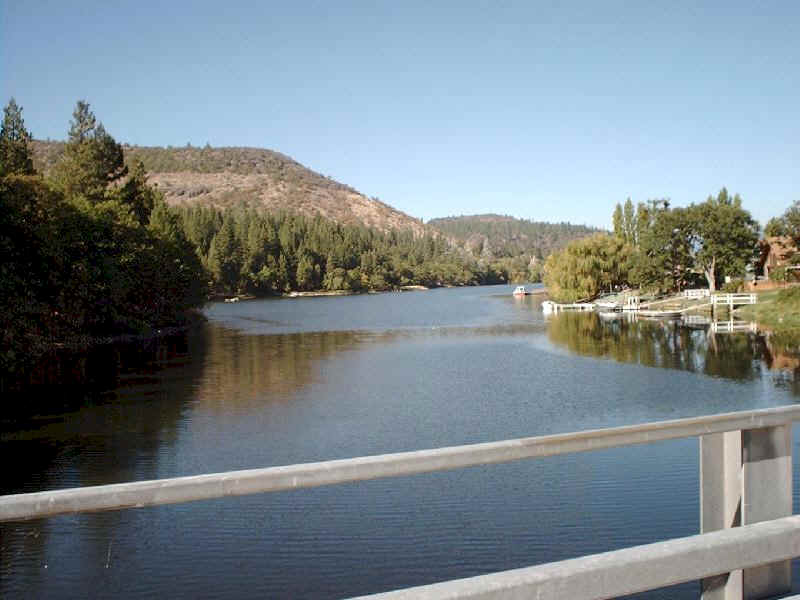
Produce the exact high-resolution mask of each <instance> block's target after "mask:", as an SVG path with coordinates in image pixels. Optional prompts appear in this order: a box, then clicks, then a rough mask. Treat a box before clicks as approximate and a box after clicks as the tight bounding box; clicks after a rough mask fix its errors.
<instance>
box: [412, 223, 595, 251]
mask: <svg viewBox="0 0 800 600" xmlns="http://www.w3.org/2000/svg"><path fill="white" fill-rule="evenodd" d="M428 225H430V226H432V227H435V228H436V229H438V230H440V231H442V232H443V233H445V234H447V235H450V236H452V237H454V238H455V239H457V240H458V241H459V243H460V244H461V245H463V247H464V248H466V249H467V250H468V251H470V252H471V253H472V254H473V255H474V256H476V257H484V258H487V259H491V258H513V257H518V256H523V255H527V256H528V257H529V258H535V259H543V258H547V256H548V255H549V254H550V253H551V252H552V251H553V250H558V249H560V248H563V247H564V246H566V245H567V244H568V243H569V242H570V241H572V240H574V239H578V238H581V237H585V236H587V235H591V234H593V233H596V232H598V231H599V230H598V229H595V228H592V227H586V226H585V225H573V224H571V223H541V222H537V221H528V220H526V219H516V218H514V217H510V216H507V215H494V214H486V215H472V216H460V217H446V218H442V219H431V220H430V221H428Z"/></svg>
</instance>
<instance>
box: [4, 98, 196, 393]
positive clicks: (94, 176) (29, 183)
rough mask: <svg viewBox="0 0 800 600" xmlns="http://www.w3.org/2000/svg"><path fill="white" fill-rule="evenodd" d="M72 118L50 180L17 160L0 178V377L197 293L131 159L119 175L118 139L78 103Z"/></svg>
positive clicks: (157, 314) (188, 247) (189, 248)
mask: <svg viewBox="0 0 800 600" xmlns="http://www.w3.org/2000/svg"><path fill="white" fill-rule="evenodd" d="M73 117H74V119H73V122H72V128H71V130H70V141H69V142H68V143H67V144H66V149H65V152H64V154H63V156H62V161H63V163H59V165H57V167H56V168H55V169H54V178H53V179H45V178H43V177H41V176H39V175H31V174H28V173H27V168H26V166H25V163H24V161H23V162H17V163H15V164H18V165H21V166H18V167H16V170H17V172H11V173H5V175H4V177H2V178H0V330H1V331H2V339H1V342H2V346H1V347H0V387H2V386H3V385H4V383H3V382H4V377H3V374H8V373H16V374H17V375H19V374H20V373H22V372H24V371H25V370H26V369H27V368H29V367H31V365H32V364H33V363H34V362H35V361H36V359H37V357H39V356H41V355H42V354H43V353H45V352H46V351H48V349H51V348H53V347H55V346H63V345H65V344H66V345H72V346H82V345H86V344H88V343H90V342H91V341H92V340H95V341H96V340H97V339H98V338H101V339H102V338H107V337H110V336H115V335H121V334H146V333H149V332H152V331H153V330H154V329H155V328H158V327H164V326H166V325H172V324H175V323H176V322H178V321H180V320H181V319H182V318H183V316H184V314H185V311H186V310H187V309H189V308H192V307H196V306H199V305H200V304H201V303H202V302H203V301H204V299H205V296H206V288H205V285H206V284H205V282H206V279H207V277H206V276H205V274H204V270H203V267H202V265H201V263H200V261H199V259H198V258H197V255H196V253H195V252H194V247H193V245H192V244H190V243H189V241H188V240H187V239H186V237H185V235H184V233H183V229H182V227H181V226H180V221H179V219H178V217H177V216H176V215H175V214H174V213H172V212H171V210H170V209H168V208H167V207H166V206H165V205H164V204H163V203H161V202H159V199H158V193H157V192H156V191H155V190H154V189H152V188H150V187H149V186H147V183H146V176H145V174H144V172H143V171H142V170H141V169H139V168H137V169H136V170H135V171H134V174H133V175H132V176H131V178H130V179H128V180H127V181H124V180H123V177H124V175H125V173H126V169H125V167H124V164H123V163H122V161H121V156H122V155H121V149H120V147H119V145H118V144H117V143H116V142H115V141H114V139H113V138H112V137H111V136H110V135H109V134H108V133H106V132H105V130H104V129H103V128H102V125H98V124H96V120H95V118H94V115H93V114H92V113H91V111H90V110H89V106H88V104H87V103H85V102H79V103H78V106H77V107H76V111H75V113H74V115H73ZM0 145H2V144H0ZM116 183H119V184H118V185H115V184H116Z"/></svg>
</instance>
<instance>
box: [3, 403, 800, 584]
mask: <svg viewBox="0 0 800 600" xmlns="http://www.w3.org/2000/svg"><path fill="white" fill-rule="evenodd" d="M796 420H800V406H789V407H779V408H772V409H765V410H755V411H744V412H737V413H726V414H720V415H711V416H704V417H693V418H688V419H679V420H673V421H662V422H656V423H645V424H640V425H629V426H625V427H615V428H609V429H596V430H590V431H581V432H574V433H565V434H556V435H547V436H539V437H529V438H519V439H513V440H505V441H500V442H488V443H482V444H472V445H465V446H451V447H447V448H438V449H432V450H419V451H414V452H401V453H396V454H384V455H376V456H365V457H359V458H351V459H343V460H333V461H325V462H316V463H304V464H297V465H289V466H280V467H268V468H264V469H250V470H243V471H231V472H226V473H214V474H207V475H194V476H187V477H175V478H169V479H159V480H152V481H139V482H131V483H119V484H110V485H101V486H93V487H84V488H74V489H67V490H55V491H45V492H35V493H28V494H13V495H7V496H0V521H18V520H26V519H35V518H42V517H49V516H54V515H59V514H66V513H83V512H92V511H101V510H116V509H123V508H140V507H145V506H156V505H161V504H174V503H181V502H189V501H194V500H208V499H214V498H222V497H226V496H239V495H245V494H255V493H263V492H274V491H282V490H290V489H298V488H309V487H318V486H322V485H331V484H336V483H345V482H354V481H363V480H369V479H377V478H383V477H398V476H404V475H413V474H418V473H429V472H434V471H443V470H451V469H459V468H464V467H471V466H478V465H488V464H496V463H505V462H511V461H516V460H522V459H528V458H538V457H544V456H553V455H558V454H567V453H573V452H585V451H590V450H599V449H603V448H613V447H620V446H628V445H634V444H644V443H651V442H657V441H661V440H669V439H677V438H686V437H699V438H700V487H701V490H700V491H701V494H700V496H701V531H702V534H701V535H697V536H692V537H690V538H683V539H679V540H668V541H664V542H659V543H657V544H650V545H648V546H640V547H636V548H627V549H624V550H617V551H614V552H609V553H605V554H600V555H593V556H588V557H583V558H578V559H572V560H568V561H561V562H557V563H551V564H548V565H538V566H535V567H529V568H527V569H517V570H513V571H504V572H501V573H495V574H491V575H484V576H480V577H477V578H470V579H463V580H455V581H451V582H443V583H440V584H435V585H433V586H425V587H422V588H410V589H408V590H400V591H398V592H390V593H388V594H379V595H377V596H376V598H380V597H386V598H402V597H407V598H411V597H413V598H516V597H530V596H533V597H538V598H563V597H572V598H612V597H615V596H619V595H623V594H629V593H634V592H638V591H642V590H646V589H654V588H657V587H663V586H665V585H671V584H674V583H680V582H683V581H692V580H696V579H703V598H704V600H712V599H716V598H725V599H726V600H727V599H730V598H742V597H744V598H762V597H768V596H770V595H774V594H776V593H782V592H784V591H786V590H788V589H789V588H790V587H791V570H790V562H789V559H790V558H792V557H796V556H800V517H791V516H790V515H791V513H792V472H791V429H792V422H793V421H796ZM536 594H539V595H536Z"/></svg>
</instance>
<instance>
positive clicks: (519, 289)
mask: <svg viewBox="0 0 800 600" xmlns="http://www.w3.org/2000/svg"><path fill="white" fill-rule="evenodd" d="M529 293H530V292H529V291H528V290H526V289H525V286H524V285H518V286H517V287H516V288H514V292H513V294H514V295H515V296H527V295H528V294H529Z"/></svg>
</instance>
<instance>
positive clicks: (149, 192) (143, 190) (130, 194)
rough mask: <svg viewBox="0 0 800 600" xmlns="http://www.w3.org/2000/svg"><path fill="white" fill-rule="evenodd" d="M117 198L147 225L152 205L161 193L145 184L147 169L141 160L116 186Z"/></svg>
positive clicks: (140, 221)
mask: <svg viewBox="0 0 800 600" xmlns="http://www.w3.org/2000/svg"><path fill="white" fill-rule="evenodd" d="M117 198H118V199H119V201H120V202H122V204H125V205H127V206H129V207H130V209H131V211H133V214H134V216H135V217H136V219H137V220H138V221H139V223H140V224H141V225H147V223H148V222H149V221H150V213H151V212H152V210H153V207H154V206H155V204H156V202H157V201H159V200H161V194H160V193H159V192H157V191H156V190H155V188H153V187H152V186H150V185H148V184H147V171H145V168H144V163H142V161H141V160H137V161H136V164H135V165H134V167H133V172H132V173H131V175H130V177H128V180H127V181H126V182H125V183H124V184H123V185H122V186H121V187H120V188H118V190H117Z"/></svg>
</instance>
